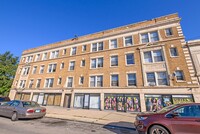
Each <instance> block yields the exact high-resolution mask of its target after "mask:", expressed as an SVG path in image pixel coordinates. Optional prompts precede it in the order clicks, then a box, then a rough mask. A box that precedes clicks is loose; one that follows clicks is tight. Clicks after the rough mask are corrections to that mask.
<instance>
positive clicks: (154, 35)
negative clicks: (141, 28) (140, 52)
mask: <svg viewBox="0 0 200 134" xmlns="http://www.w3.org/2000/svg"><path fill="white" fill-rule="evenodd" d="M141 41H142V43H148V42H156V41H159V36H158V31H154V32H149V33H143V34H141Z"/></svg>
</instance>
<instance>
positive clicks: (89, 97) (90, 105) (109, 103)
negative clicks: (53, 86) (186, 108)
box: [10, 89, 200, 112]
mask: <svg viewBox="0 0 200 134" xmlns="http://www.w3.org/2000/svg"><path fill="white" fill-rule="evenodd" d="M170 90H171V91H170V92H169V90H163V89H162V90H155V89H145V90H144V89H143V90H136V91H134V90H130V89H129V90H124V92H122V91H123V90H120V91H118V92H117V91H116V90H113V89H112V90H73V91H69V90H55V91H52V92H50V91H48V90H43V91H40V90H37V91H33V90H23V91H11V93H10V97H11V99H17V100H32V101H36V102H38V103H39V104H40V105H43V106H62V107H66V108H81V109H98V110H110V111H119V112H141V111H156V110H159V109H161V108H163V107H166V106H169V105H172V104H178V103H189V102H199V100H198V99H199V98H200V95H197V93H196V92H192V91H189V90H188V89H177V90H175V89H170ZM133 91H134V92H133ZM195 91H197V90H195ZM198 93H199V90H198Z"/></svg>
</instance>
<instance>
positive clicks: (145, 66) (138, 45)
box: [10, 14, 199, 112]
mask: <svg viewBox="0 0 200 134" xmlns="http://www.w3.org/2000/svg"><path fill="white" fill-rule="evenodd" d="M166 29H167V30H169V31H168V32H169V33H167V30H166ZM146 33H147V34H146ZM168 34H169V35H168ZM114 39H116V42H117V44H115V45H116V46H115V48H113V49H112V48H111V47H112V46H111V41H112V40H114ZM128 39H129V40H128ZM131 39H132V41H131ZM147 40H148V41H147ZM126 41H128V42H130V41H131V42H132V43H130V44H129V46H126V45H125V43H126ZM145 41H147V42H146V43H144V42H145ZM101 42H103V50H100V49H102V48H101V47H100V45H101ZM94 43H97V48H96V49H97V51H95V52H93V51H92V50H93V49H95V47H92V46H93V45H92V44H94ZM83 45H86V50H85V51H83V50H82V49H83V48H82V47H83ZM73 47H76V54H75V55H71V53H72V48H73ZM171 48H172V49H173V48H174V49H173V50H171ZM98 49H99V51H98ZM53 51H54V52H55V51H58V52H59V54H58V56H56V58H53V59H51V58H50V57H51V55H52V54H51V53H52V52H53ZM171 51H173V55H172V52H171ZM65 52H66V53H65ZM44 53H47V59H46V60H43V57H44ZM38 54H39V56H37V55H38ZM54 54H55V55H56V52H55V53H54ZM128 54H129V55H128ZM174 54H175V55H174ZM176 54H177V55H176ZM133 55H134V56H133ZM28 56H33V58H32V61H30V62H29V61H27V59H28ZM113 56H117V57H118V60H117V61H118V65H117V66H111V65H112V64H114V62H112V63H111V57H113ZM128 56H133V57H131V58H130V57H128ZM38 57H39V58H38ZM99 58H103V63H101V62H100V61H101V59H99ZM128 58H130V59H128ZM132 58H133V59H134V62H133V61H131V60H133V59H132ZM36 59H38V60H37V61H36ZM93 59H96V63H95V64H93V61H92V60H93ZM112 59H114V58H112ZM82 60H84V61H85V66H81V63H82V62H81V61H82ZM128 60H129V61H128ZM71 61H74V62H75V66H74V70H72V71H70V70H69V66H70V62H71ZM127 62H130V63H129V64H127ZM62 63H64V67H63V68H62V69H61V67H60V66H61V64H62ZM50 64H56V69H55V70H54V71H55V72H54V71H53V72H51V71H52V70H53V69H52V70H51V71H50V72H51V73H49V66H50ZM42 65H44V72H43V73H42V74H40V68H41V66H42ZM93 65H94V66H95V67H96V68H92V66H93ZM26 67H30V70H29V71H28V73H26V72H25V73H24V71H25V68H26ZM34 67H37V69H36V71H35V73H34V74H33V72H34ZM52 68H53V67H52ZM193 72H194V68H193V66H191V58H190V55H189V52H188V47H187V45H186V44H185V38H184V36H183V33H182V30H181V26H180V18H179V17H178V15H177V14H171V15H167V16H163V17H159V18H155V19H152V20H148V21H143V22H139V23H135V24H130V25H126V26H122V27H118V28H114V29H110V30H105V31H101V32H98V33H94V34H90V35H85V36H81V37H76V38H74V39H69V40H65V41H61V42H57V43H53V44H49V45H46V46H41V47H38V48H33V49H29V50H25V51H24V52H23V54H22V57H21V60H20V63H19V66H18V70H17V72H16V76H15V80H14V82H13V86H12V89H11V92H10V97H11V98H12V99H14V98H15V99H29V100H34V101H38V102H39V103H40V104H43V105H59V106H64V107H78V108H97V109H101V110H104V109H105V110H106V109H109V110H119V111H134V112H139V111H145V110H147V109H148V108H147V105H148V104H147V100H148V99H155V100H156V101H157V104H156V105H161V106H160V107H163V106H165V105H166V104H165V103H166V102H167V101H170V102H169V103H178V101H181V99H182V100H183V101H184V99H186V100H187V99H188V100H190V101H199V100H198V99H196V98H198V96H195V95H194V94H195V93H196V92H198V91H199V90H197V89H198V82H197V79H196V77H195V76H194V75H193ZM23 73H24V74H25V75H23ZM147 73H148V74H147ZM179 73H180V76H178V74H179ZM128 74H130V75H128ZM113 75H118V86H111V85H112V84H116V83H115V82H116V81H115V79H114V77H113V83H112V80H111V76H113ZM147 75H148V76H147ZM93 76H95V78H94V77H93ZM99 76H100V77H99ZM129 76H130V78H129ZM69 77H72V78H73V82H72V87H67V85H68V84H67V83H69V81H70V78H69ZM80 77H84V81H83V83H82V84H80ZM147 77H148V80H147ZM48 78H53V79H54V81H53V86H52V87H50V88H48V87H45V85H47V84H46V83H47V79H48ZM59 78H60V79H62V82H61V84H58V79H59ZM128 78H129V80H128ZM134 78H135V79H136V82H135V80H134ZM38 79H41V83H40V86H39V87H36V85H37V84H38V83H37V81H38ZM93 79H94V80H95V82H94V83H93V81H92V80H93ZM23 80H25V82H24V83H25V86H23V82H22V81H23ZM30 80H33V83H32V84H31V85H32V87H29V86H30V83H31V82H30ZM150 81H151V82H150ZM91 83H92V84H95V86H96V87H91ZM133 83H134V84H133ZM131 84H133V85H131ZM50 85H51V82H50ZM130 85H131V86H130ZM16 93H17V94H16ZM36 93H38V94H36ZM181 95H182V98H181ZM166 96H168V97H166ZM188 96H190V97H189V98H187V97H188ZM165 97H166V98H165ZM87 99H88V101H89V102H87ZM138 101H139V102H138ZM159 101H162V102H160V104H159ZM111 103H112V104H111Z"/></svg>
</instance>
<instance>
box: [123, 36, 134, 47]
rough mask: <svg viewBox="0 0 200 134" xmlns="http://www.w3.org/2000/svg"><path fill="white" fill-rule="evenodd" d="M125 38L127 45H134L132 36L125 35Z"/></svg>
mask: <svg viewBox="0 0 200 134" xmlns="http://www.w3.org/2000/svg"><path fill="white" fill-rule="evenodd" d="M124 40H125V41H124V43H125V46H132V45H133V39H132V36H128V37H125V38H124Z"/></svg>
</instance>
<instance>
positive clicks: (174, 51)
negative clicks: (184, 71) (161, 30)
mask: <svg viewBox="0 0 200 134" xmlns="http://www.w3.org/2000/svg"><path fill="white" fill-rule="evenodd" d="M170 54H171V56H172V57H176V56H178V51H177V48H176V47H172V48H170Z"/></svg>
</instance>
